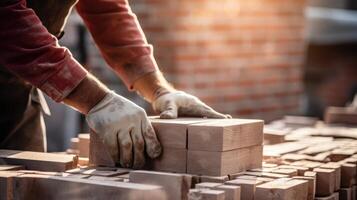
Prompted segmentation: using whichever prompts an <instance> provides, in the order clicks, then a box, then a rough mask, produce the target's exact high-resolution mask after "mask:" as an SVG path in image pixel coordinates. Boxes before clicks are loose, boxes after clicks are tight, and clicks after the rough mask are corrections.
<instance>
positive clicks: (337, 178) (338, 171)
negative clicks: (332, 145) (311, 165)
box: [320, 162, 341, 191]
mask: <svg viewBox="0 0 357 200" xmlns="http://www.w3.org/2000/svg"><path fill="white" fill-rule="evenodd" d="M320 168H326V169H333V170H335V181H336V182H335V191H337V190H339V189H340V188H341V164H339V163H336V162H329V163H326V164H323V165H321V166H320Z"/></svg>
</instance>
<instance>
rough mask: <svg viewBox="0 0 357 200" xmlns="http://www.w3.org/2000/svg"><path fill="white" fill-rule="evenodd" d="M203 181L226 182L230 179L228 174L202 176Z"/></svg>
mask: <svg viewBox="0 0 357 200" xmlns="http://www.w3.org/2000/svg"><path fill="white" fill-rule="evenodd" d="M199 178H200V181H201V182H213V183H224V182H226V181H228V180H229V177H228V176H200V177H199Z"/></svg>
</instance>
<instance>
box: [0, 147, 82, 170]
mask: <svg viewBox="0 0 357 200" xmlns="http://www.w3.org/2000/svg"><path fill="white" fill-rule="evenodd" d="M1 162H5V163H7V164H10V165H23V166H25V168H26V169H30V170H42V171H66V170H68V169H73V168H75V167H77V163H78V157H77V156H74V155H64V154H54V153H40V152H32V151H15V150H0V163H1Z"/></svg>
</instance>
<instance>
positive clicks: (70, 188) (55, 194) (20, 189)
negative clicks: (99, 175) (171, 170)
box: [14, 174, 167, 200]
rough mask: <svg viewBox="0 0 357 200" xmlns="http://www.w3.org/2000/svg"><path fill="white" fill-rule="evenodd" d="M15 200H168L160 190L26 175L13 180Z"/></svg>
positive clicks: (148, 187) (150, 187)
mask: <svg viewBox="0 0 357 200" xmlns="http://www.w3.org/2000/svg"><path fill="white" fill-rule="evenodd" d="M14 185H16V187H15V188H14V199H37V200H47V199H53V200H57V199H58V200H62V199H113V200H114V199H119V200H120V199H123V200H127V199H147V200H151V199H160V200H161V199H162V200H164V199H167V197H166V196H165V193H164V191H163V190H162V188H161V187H159V186H154V185H146V184H135V183H123V182H114V181H97V180H90V179H78V178H66V177H58V176H46V175H40V174H25V175H20V176H17V177H15V178H14Z"/></svg>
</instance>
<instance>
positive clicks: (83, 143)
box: [71, 133, 90, 158]
mask: <svg viewBox="0 0 357 200" xmlns="http://www.w3.org/2000/svg"><path fill="white" fill-rule="evenodd" d="M89 140H90V136H89V133H80V134H78V144H77V145H78V148H77V149H78V151H79V156H80V157H87V158H88V157H89V143H90V141H89ZM71 144H72V141H71ZM74 145H75V144H74Z"/></svg>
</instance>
